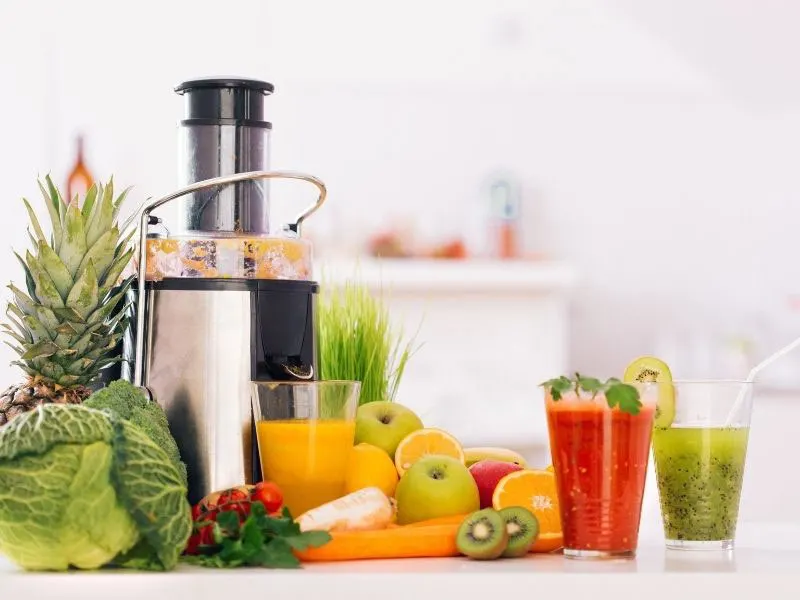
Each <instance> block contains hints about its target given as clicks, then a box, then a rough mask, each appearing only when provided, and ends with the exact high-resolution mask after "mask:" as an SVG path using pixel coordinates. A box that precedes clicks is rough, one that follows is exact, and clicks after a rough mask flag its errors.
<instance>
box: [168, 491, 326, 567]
mask: <svg viewBox="0 0 800 600" xmlns="http://www.w3.org/2000/svg"><path fill="white" fill-rule="evenodd" d="M198 526H201V527H202V526H210V527H213V533H212V536H213V544H211V545H209V546H206V547H201V548H202V554H199V555H195V556H184V557H183V560H184V561H186V562H187V563H190V564H194V565H200V566H203V567H217V568H232V567H242V566H249V567H268V568H273V569H291V568H297V567H299V566H300V561H299V560H298V559H297V557H296V556H295V555H294V552H293V550H299V551H302V550H305V549H307V548H312V547H313V548H316V547H319V546H322V545H324V544H326V543H327V542H329V541H330V540H331V536H330V534H329V533H327V532H324V531H305V532H301V531H300V526H299V525H298V524H297V523H296V522H295V521H294V519H292V516H291V514H289V511H288V509H286V508H284V509H283V513H282V514H281V515H280V516H269V515H268V514H267V513H266V510H265V509H264V505H263V504H261V503H260V502H254V503H253V505H252V508H251V511H250V514H249V515H248V517H247V519H246V520H245V521H244V522H243V523H240V520H239V515H238V514H237V513H236V512H235V511H225V512H221V513H219V515H217V518H216V521H215V522H208V523H198Z"/></svg>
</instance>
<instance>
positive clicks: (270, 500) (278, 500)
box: [250, 481, 283, 514]
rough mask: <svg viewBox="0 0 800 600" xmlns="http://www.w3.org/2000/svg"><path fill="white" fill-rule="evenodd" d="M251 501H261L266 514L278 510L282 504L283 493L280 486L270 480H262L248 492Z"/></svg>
mask: <svg viewBox="0 0 800 600" xmlns="http://www.w3.org/2000/svg"><path fill="white" fill-rule="evenodd" d="M250 500H251V501H252V502H261V504H263V505H264V508H265V509H266V511H267V514H273V513H275V512H278V511H280V509H281V507H282V506H283V493H282V492H281V490H280V488H279V487H278V486H277V485H275V484H274V483H272V482H271V481H262V482H261V483H258V484H256V487H255V489H254V490H253V491H252V492H251V493H250Z"/></svg>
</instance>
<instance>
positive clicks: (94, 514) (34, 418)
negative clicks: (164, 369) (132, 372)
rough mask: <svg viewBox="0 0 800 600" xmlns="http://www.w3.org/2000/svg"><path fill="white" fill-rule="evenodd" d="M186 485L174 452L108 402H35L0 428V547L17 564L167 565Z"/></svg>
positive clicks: (182, 528) (175, 549) (182, 537)
mask: <svg viewBox="0 0 800 600" xmlns="http://www.w3.org/2000/svg"><path fill="white" fill-rule="evenodd" d="M186 491H187V490H186V482H185V478H184V474H183V473H181V472H180V470H179V468H178V467H177V465H176V464H175V461H174V459H173V457H171V456H170V455H168V454H167V452H165V451H164V450H163V449H162V448H160V447H159V446H158V445H157V444H156V443H155V442H153V440H152V439H151V438H150V437H149V436H148V435H147V434H146V433H145V432H143V431H142V430H141V429H140V427H138V426H137V425H135V424H133V423H132V422H130V421H127V420H125V419H122V418H120V417H118V416H116V415H115V414H113V413H112V412H110V411H100V410H95V409H92V408H88V407H85V406H81V405H62V404H50V405H43V406H40V407H39V408H38V409H36V410H34V411H31V412H28V413H25V414H23V415H21V416H18V417H16V418H15V419H14V420H13V421H12V422H11V423H9V424H8V425H6V426H5V427H3V428H0V554H4V555H6V556H8V557H9V558H10V559H11V560H13V561H14V562H16V563H17V564H18V565H19V566H21V567H22V568H24V569H28V570H55V571H62V570H66V569H68V568H71V567H73V568H79V569H95V568H99V567H102V566H106V565H108V566H119V567H129V568H139V569H150V570H169V569H172V568H173V567H174V566H175V565H176V563H177V561H178V557H179V556H180V554H181V552H182V551H183V549H184V547H185V545H186V541H187V539H188V537H189V535H190V533H191V527H192V525H191V514H190V513H191V509H190V506H189V503H188V502H187V500H186Z"/></svg>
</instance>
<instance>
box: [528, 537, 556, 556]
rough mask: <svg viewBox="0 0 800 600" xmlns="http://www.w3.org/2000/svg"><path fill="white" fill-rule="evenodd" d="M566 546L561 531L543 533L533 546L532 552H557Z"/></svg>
mask: <svg viewBox="0 0 800 600" xmlns="http://www.w3.org/2000/svg"><path fill="white" fill-rule="evenodd" d="M563 547H564V536H563V535H561V532H559V533H543V534H541V535H540V536H539V537H538V538H536V542H535V543H534V544H533V546H532V547H531V549H530V551H531V552H542V553H546V552H555V551H556V550H561V548H563Z"/></svg>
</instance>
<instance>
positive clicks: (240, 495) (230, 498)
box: [217, 488, 247, 506]
mask: <svg viewBox="0 0 800 600" xmlns="http://www.w3.org/2000/svg"><path fill="white" fill-rule="evenodd" d="M242 500H247V492H245V491H243V490H240V489H237V488H231V489H229V490H225V491H224V492H222V493H221V494H220V495H219V498H217V506H222V505H224V504H230V503H231V502H241V501H242Z"/></svg>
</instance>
